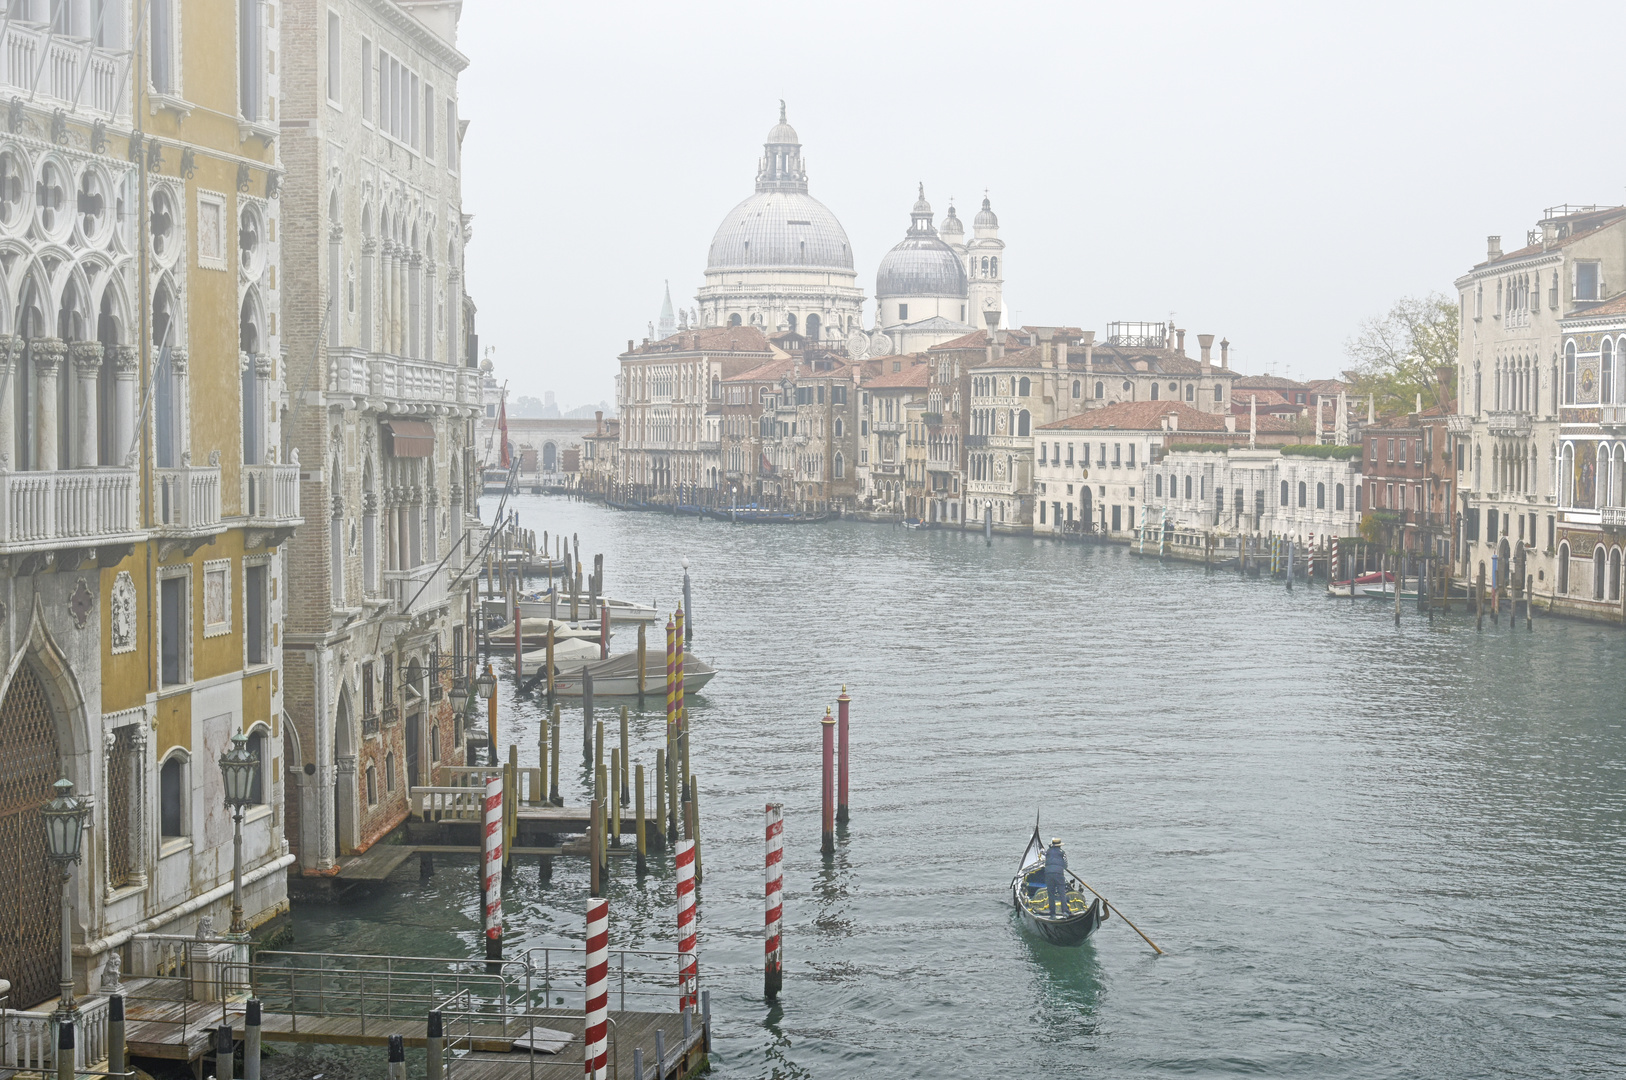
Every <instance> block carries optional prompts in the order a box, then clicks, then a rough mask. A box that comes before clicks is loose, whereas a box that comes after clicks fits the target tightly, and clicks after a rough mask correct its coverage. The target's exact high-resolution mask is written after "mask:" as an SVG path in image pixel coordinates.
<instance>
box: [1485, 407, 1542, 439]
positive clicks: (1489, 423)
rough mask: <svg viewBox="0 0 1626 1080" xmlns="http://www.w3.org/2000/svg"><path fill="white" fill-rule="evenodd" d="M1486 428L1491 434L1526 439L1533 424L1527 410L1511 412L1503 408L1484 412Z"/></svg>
mask: <svg viewBox="0 0 1626 1080" xmlns="http://www.w3.org/2000/svg"><path fill="white" fill-rule="evenodd" d="M1485 419H1486V429H1487V430H1488V431H1489V432H1490V433H1491V434H1492V435H1508V436H1512V437H1514V438H1519V439H1528V438H1529V437H1530V432H1531V431H1532V430H1533V427H1534V425H1533V424H1532V423H1531V420H1530V414H1529V413H1527V412H1513V411H1509V410H1503V411H1501V412H1491V413H1486V414H1485Z"/></svg>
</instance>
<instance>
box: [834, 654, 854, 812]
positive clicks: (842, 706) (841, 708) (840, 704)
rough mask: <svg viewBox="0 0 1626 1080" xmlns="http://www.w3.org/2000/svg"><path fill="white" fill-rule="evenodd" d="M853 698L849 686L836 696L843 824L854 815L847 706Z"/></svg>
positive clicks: (839, 806) (838, 796)
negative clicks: (849, 779)
mask: <svg viewBox="0 0 1626 1080" xmlns="http://www.w3.org/2000/svg"><path fill="white" fill-rule="evenodd" d="M852 700H853V699H852V698H850V697H848V696H847V688H846V687H845V686H843V687H842V688H841V696H840V697H838V698H836V720H837V726H838V729H839V730H838V734H837V737H836V742H837V744H838V745H837V747H836V749H837V754H836V759H837V765H838V768H839V769H840V770H841V775H840V778H839V784H838V787H837V790H836V821H837V822H838V823H840V824H842V825H845V824H847V819H848V818H849V817H851V816H852V815H851V814H850V813H849V811H848V809H847V759H848V758H849V757H850V755H849V753H848V749H847V748H848V746H849V743H848V741H847V706H849V705H851V704H852Z"/></svg>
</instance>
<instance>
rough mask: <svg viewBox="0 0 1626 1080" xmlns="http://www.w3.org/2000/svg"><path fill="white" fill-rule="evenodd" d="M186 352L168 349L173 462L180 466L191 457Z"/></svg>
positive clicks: (189, 399)
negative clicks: (172, 390) (171, 376)
mask: <svg viewBox="0 0 1626 1080" xmlns="http://www.w3.org/2000/svg"><path fill="white" fill-rule="evenodd" d="M186 359H187V358H186V350H185V349H183V348H181V347H180V346H179V345H171V346H170V347H169V370H170V371H171V372H173V373H174V376H175V397H174V402H175V405H174V416H173V420H172V422H173V423H174V425H175V460H176V461H177V462H178V463H179V464H182V465H185V464H187V463H188V462H189V461H190V460H191V457H192V380H191V378H190V376H189V375H188V374H187V368H186Z"/></svg>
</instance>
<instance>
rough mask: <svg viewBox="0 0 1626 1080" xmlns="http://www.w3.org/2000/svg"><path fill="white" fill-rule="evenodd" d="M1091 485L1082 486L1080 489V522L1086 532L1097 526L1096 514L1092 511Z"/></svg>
mask: <svg viewBox="0 0 1626 1080" xmlns="http://www.w3.org/2000/svg"><path fill="white" fill-rule="evenodd" d="M1090 502H1091V499H1090V485H1088V484H1081V485H1080V486H1079V489H1078V520H1079V522H1080V523H1081V524H1082V526H1083V529H1084V531H1085V532H1090V531H1091V530H1092V528H1093V526H1094V524H1095V514H1094V513H1093V512H1092V511H1091V509H1090Z"/></svg>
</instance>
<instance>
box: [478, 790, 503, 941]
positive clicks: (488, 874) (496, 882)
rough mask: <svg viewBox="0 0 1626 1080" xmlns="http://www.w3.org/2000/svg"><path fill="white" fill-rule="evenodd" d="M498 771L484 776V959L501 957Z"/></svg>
mask: <svg viewBox="0 0 1626 1080" xmlns="http://www.w3.org/2000/svg"><path fill="white" fill-rule="evenodd" d="M502 842H503V813H502V775H501V774H497V775H495V776H490V777H487V778H486V802H485V836H484V843H483V844H482V850H483V851H484V853H485V865H484V867H483V868H482V872H481V878H480V882H481V885H482V889H481V891H482V892H483V893H484V894H485V896H484V900H485V932H486V959H487V960H501V959H502V859H503V843H502Z"/></svg>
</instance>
